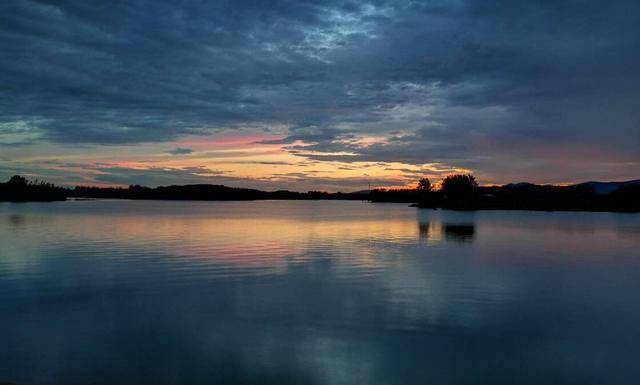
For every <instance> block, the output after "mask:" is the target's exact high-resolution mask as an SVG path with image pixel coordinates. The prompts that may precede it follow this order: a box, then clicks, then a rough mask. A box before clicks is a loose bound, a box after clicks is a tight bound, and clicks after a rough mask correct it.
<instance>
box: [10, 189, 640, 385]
mask: <svg viewBox="0 0 640 385" xmlns="http://www.w3.org/2000/svg"><path fill="white" fill-rule="evenodd" d="M45 207H47V210H46V211H45V210H43V209H42V206H37V205H30V204H25V205H20V206H19V207H18V206H2V205H0V244H2V246H3V247H2V249H0V313H1V314H2V317H0V341H2V349H0V382H3V381H12V382H18V383H29V384H71V385H73V384H86V383H94V384H122V385H127V384H141V383H153V384H210V383H225V384H270V383H277V384H294V383H305V384H356V383H357V384H360V383H365V384H412V383H415V384H422V383H425V382H430V383H435V384H469V383H479V384H484V383H486V384H494V383H500V384H512V383H518V384H540V383H580V384H587V385H588V384H594V385H595V384H602V383H607V384H610V383H617V384H635V380H636V379H637V378H638V374H639V373H638V370H639V369H638V367H637V365H635V357H637V356H639V355H640V335H639V334H638V333H637V330H638V328H637V325H638V324H640V309H638V307H637V306H636V304H637V303H638V300H640V280H639V279H637V278H638V277H639V276H640V266H639V265H640V262H639V261H638V259H637V255H638V254H639V253H640V242H639V240H638V238H637V237H629V235H628V234H630V233H632V232H634V231H636V232H637V231H638V230H639V229H640V219H639V218H638V217H637V216H636V217H633V216H616V215H613V216H609V215H599V214H593V215H587V216H584V215H581V214H576V213H566V214H562V215H555V214H554V215H552V216H544V215H541V214H537V213H506V212H484V213H475V214H474V213H467V212H448V211H442V210H437V211H433V210H415V209H413V208H408V207H406V205H368V204H361V203H359V202H241V203H232V202H217V203H208V202H125V201H118V202H112V201H81V202H67V203H64V204H60V205H51V206H45ZM13 216H15V217H20V218H23V219H19V220H14V219H12V217H13ZM3 218H6V220H3ZM545 218H546V219H545ZM545 221H547V222H549V223H556V224H562V225H563V226H560V225H554V226H548V227H545V226H543V224H544V223H545ZM585 221H586V222H588V223H587V224H585V225H581V223H583V222H585ZM564 225H566V226H564ZM17 228H19V229H20V231H12V230H15V229H17ZM562 228H571V229H572V230H571V231H563V230H562ZM621 229H623V230H621ZM583 230H584V231H583ZM460 245H464V247H460ZM603 309H606V311H603Z"/></svg>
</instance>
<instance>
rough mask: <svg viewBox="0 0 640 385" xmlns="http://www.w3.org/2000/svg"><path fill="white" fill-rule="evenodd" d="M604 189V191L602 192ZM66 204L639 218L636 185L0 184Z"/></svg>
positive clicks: (0, 197) (12, 194)
mask: <svg viewBox="0 0 640 385" xmlns="http://www.w3.org/2000/svg"><path fill="white" fill-rule="evenodd" d="M602 186H605V187H606V188H607V190H603V189H602ZM67 199H82V200H85V199H86V200H91V199H128V200H165V201H257V200H352V201H368V202H372V203H385V202H388V203H406V204H410V205H411V206H413V207H416V208H420V209H448V210H458V211H476V210H529V211H583V212H629V213H637V212H640V180H637V181H628V182H618V183H615V182H611V183H599V182H587V183H581V184H577V185H570V186H554V185H535V184H530V183H518V184H508V185H504V186H477V185H476V186H475V187H473V188H469V189H466V190H461V191H459V192H456V191H444V190H442V189H441V190H435V191H434V190H431V189H429V190H426V191H424V190H423V191H421V190H418V189H391V190H385V189H374V190H365V191H359V192H351V193H342V192H336V193H328V192H324V191H308V192H295V191H288V190H278V191H261V190H256V189H248V188H237V187H228V186H223V185H209V184H197V185H183V186H178V185H173V186H160V187H154V188H151V187H144V186H139V185H135V186H129V187H128V188H122V187H84V186H76V187H75V188H64V187H58V186H54V185H52V184H49V183H44V182H37V181H36V182H29V181H27V180H26V179H24V178H22V177H19V176H15V177H13V178H12V180H10V181H9V182H7V183H0V202H3V201H8V202H52V201H64V200H67Z"/></svg>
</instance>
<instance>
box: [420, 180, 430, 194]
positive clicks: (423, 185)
mask: <svg viewBox="0 0 640 385" xmlns="http://www.w3.org/2000/svg"><path fill="white" fill-rule="evenodd" d="M418 191H419V192H421V193H428V192H429V191H431V181H430V180H429V178H422V179H420V180H419V181H418Z"/></svg>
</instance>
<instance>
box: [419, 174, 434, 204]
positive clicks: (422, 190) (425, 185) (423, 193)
mask: <svg viewBox="0 0 640 385" xmlns="http://www.w3.org/2000/svg"><path fill="white" fill-rule="evenodd" d="M416 190H417V191H418V198H419V199H420V202H419V203H420V204H421V205H427V204H428V203H429V201H430V199H429V198H430V194H431V181H430V180H429V178H422V179H420V180H419V181H418V187H417V188H416Z"/></svg>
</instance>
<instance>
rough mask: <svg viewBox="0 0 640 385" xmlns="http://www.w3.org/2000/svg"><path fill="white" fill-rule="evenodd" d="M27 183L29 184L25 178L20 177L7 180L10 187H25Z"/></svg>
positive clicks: (16, 176) (15, 176)
mask: <svg viewBox="0 0 640 385" xmlns="http://www.w3.org/2000/svg"><path fill="white" fill-rule="evenodd" d="M28 183H29V182H28V181H27V178H25V177H23V176H20V175H14V176H12V177H11V179H9V181H8V182H7V184H9V185H11V186H26V185H27V184H28Z"/></svg>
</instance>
